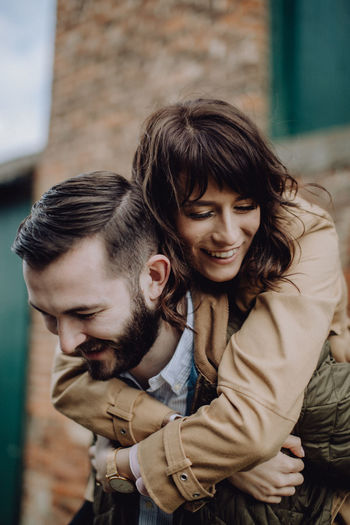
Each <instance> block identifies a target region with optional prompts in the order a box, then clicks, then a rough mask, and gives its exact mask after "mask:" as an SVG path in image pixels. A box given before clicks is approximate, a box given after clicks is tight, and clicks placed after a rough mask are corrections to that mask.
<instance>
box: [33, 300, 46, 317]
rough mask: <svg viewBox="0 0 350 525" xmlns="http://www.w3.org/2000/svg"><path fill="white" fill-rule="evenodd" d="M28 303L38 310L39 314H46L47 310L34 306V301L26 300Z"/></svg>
mask: <svg viewBox="0 0 350 525" xmlns="http://www.w3.org/2000/svg"><path fill="white" fill-rule="evenodd" d="M28 303H29V305H30V306H31V307H32V308H34V310H37V311H38V312H40V313H41V314H45V315H48V314H47V312H45V311H44V310H42V309H41V308H39V306H35V304H34V303H32V302H30V301H28Z"/></svg>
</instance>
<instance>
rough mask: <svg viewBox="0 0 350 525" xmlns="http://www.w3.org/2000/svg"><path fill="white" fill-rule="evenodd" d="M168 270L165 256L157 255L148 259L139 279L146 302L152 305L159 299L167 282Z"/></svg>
mask: <svg viewBox="0 0 350 525" xmlns="http://www.w3.org/2000/svg"><path fill="white" fill-rule="evenodd" d="M170 270H171V265H170V261H169V259H168V258H167V257H166V256H165V255H162V254H160V253H158V254H157V255H152V257H150V258H149V259H148V261H147V263H146V267H145V270H144V271H143V272H142V274H141V278H140V286H141V290H142V291H143V293H144V296H145V300H146V302H147V300H149V301H150V302H151V303H152V302H154V301H156V300H157V299H159V297H160V296H161V294H162V292H163V290H164V287H165V285H166V283H167V282H168V279H169V275H170Z"/></svg>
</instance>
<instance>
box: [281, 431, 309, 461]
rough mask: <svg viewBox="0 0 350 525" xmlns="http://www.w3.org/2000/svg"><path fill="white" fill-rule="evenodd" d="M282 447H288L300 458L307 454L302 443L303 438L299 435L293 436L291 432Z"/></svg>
mask: <svg viewBox="0 0 350 525" xmlns="http://www.w3.org/2000/svg"><path fill="white" fill-rule="evenodd" d="M282 448H287V449H288V450H290V451H291V452H293V454H294V455H295V456H298V458H303V457H304V456H305V452H304V449H303V447H302V444H301V439H300V438H299V437H298V436H293V435H292V434H289V436H288V437H287V438H286V440H285V442H284V443H283V445H282Z"/></svg>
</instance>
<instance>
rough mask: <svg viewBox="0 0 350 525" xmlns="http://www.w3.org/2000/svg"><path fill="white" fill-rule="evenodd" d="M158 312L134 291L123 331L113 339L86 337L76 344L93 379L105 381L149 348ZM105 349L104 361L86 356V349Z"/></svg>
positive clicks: (117, 373)
mask: <svg viewBox="0 0 350 525" xmlns="http://www.w3.org/2000/svg"><path fill="white" fill-rule="evenodd" d="M160 317H161V314H160V312H159V310H158V309H156V310H151V309H150V308H148V306H147V305H146V303H145V300H144V298H143V296H142V293H141V292H140V291H138V293H137V296H136V298H135V299H133V310H132V312H131V316H130V319H129V320H128V321H127V323H126V325H125V327H124V330H123V333H122V334H121V335H120V337H118V340H117V341H109V340H104V339H92V338H91V339H89V340H88V341H86V342H85V343H83V344H82V345H80V346H79V347H78V349H77V350H79V351H80V352H81V354H82V355H83V357H84V358H85V360H86V362H87V365H88V368H89V372H90V375H91V377H92V378H93V379H98V380H102V381H105V380H107V379H110V378H111V377H116V376H118V375H119V374H120V373H121V372H126V371H127V370H131V369H132V368H135V367H136V366H137V365H138V364H139V363H140V362H141V361H142V359H143V357H144V356H145V355H146V354H147V352H148V351H149V350H150V349H151V347H152V346H153V344H154V341H155V340H156V338H157V335H158V330H159V326H160ZM101 350H108V354H107V355H109V356H110V357H109V359H108V358H107V359H106V360H105V361H103V360H101V361H99V360H92V359H91V360H90V359H89V357H88V355H89V352H96V351H101Z"/></svg>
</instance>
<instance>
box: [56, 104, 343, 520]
mask: <svg viewBox="0 0 350 525" xmlns="http://www.w3.org/2000/svg"><path fill="white" fill-rule="evenodd" d="M133 173H134V178H135V179H136V180H137V181H138V182H140V183H141V184H142V186H143V191H144V196H145V200H146V203H147V205H148V207H149V209H150V210H151V212H152V214H153V215H154V217H155V219H156V221H157V222H158V224H159V226H160V228H161V230H162V232H163V245H164V250H165V253H167V254H169V257H170V259H171V260H178V261H181V259H182V257H183V256H184V257H186V258H187V260H188V261H189V262H190V265H191V266H192V267H193V269H194V270H195V272H194V274H193V275H188V272H187V271H186V266H183V265H181V264H180V263H179V264H178V265H177V266H176V267H175V268H174V267H173V292H174V293H173V294H172V298H170V299H169V297H164V298H163V306H164V305H165V308H166V307H167V306H169V310H168V319H170V320H172V321H173V322H175V323H176V322H177V323H179V324H180V325H181V322H182V323H183V319H182V318H181V316H180V315H179V314H177V313H176V311H175V313H174V310H175V309H174V302H173V303H172V301H175V304H177V303H178V301H179V299H180V298H181V297H182V296H183V295H184V292H185V290H186V289H187V287H188V285H189V284H190V283H191V282H192V281H195V283H196V287H199V288H201V289H204V290H208V288H210V291H213V290H212V286H211V285H212V283H213V282H214V283H216V284H217V285H219V286H220V288H221V289H223V290H224V291H226V292H227V294H228V298H229V313H230V321H231V322H232V323H231V324H235V325H236V328H237V327H239V329H238V330H236V331H235V333H234V334H233V335H232V337H231V339H230V341H229V343H228V346H227V348H226V350H225V352H224V354H223V356H222V358H221V356H220V360H219V361H215V358H216V356H215V354H213V355H212V356H211V357H212V361H213V362H214V365H218V377H217V392H218V394H219V397H218V398H217V399H215V400H214V401H213V402H212V403H211V404H210V405H209V406H208V407H205V408H203V409H200V410H199V412H198V414H197V415H196V416H195V417H189V418H187V419H185V420H181V419H179V420H176V421H173V422H171V423H169V424H167V425H166V426H165V427H164V428H163V429H162V430H160V431H158V432H156V433H155V434H152V435H151V436H149V437H147V438H146V439H143V440H142V438H143V437H145V436H146V435H147V430H146V431H145V428H146V427H145V425H144V424H143V422H142V423H141V421H142V413H143V410H144V408H143V404H142V403H139V404H138V406H137V407H135V411H134V415H133V420H132V421H131V422H129V424H130V425H131V427H132V433H133V436H135V439H134V441H141V440H142V441H141V442H140V443H139V445H138V460H139V462H140V467H141V471H142V473H143V476H142V477H143V482H144V483H145V485H146V487H147V490H148V491H149V493H150V494H151V496H152V498H153V499H154V501H155V502H156V503H157V504H158V505H159V506H160V507H161V508H162V509H163V510H165V511H166V512H173V511H174V510H175V509H176V508H177V507H178V506H179V505H181V503H183V502H184V501H186V500H191V499H192V500H194V499H195V498H194V497H193V498H192V497H191V495H190V494H189V493H188V492H187V489H186V488H185V487H183V486H182V485H181V482H179V481H178V479H177V476H178V474H179V470H178V469H177V470H176V469H175V468H174V469H173V471H172V472H170V473H169V469H168V471H167V468H168V467H169V465H168V459H169V458H167V452H166V450H165V449H164V447H165V445H164V442H165V441H166V436H167V435H169V434H170V433H172V436H173V438H172V439H173V440H174V443H175V444H176V445H179V446H178V448H179V449H180V450H181V454H182V456H181V455H180V457H179V462H180V463H181V461H180V460H183V462H184V464H186V469H187V470H186V476H187V479H189V477H190V479H191V481H192V482H193V484H194V485H195V486H196V487H197V490H196V494H200V497H204V496H207V497H210V496H212V494H213V487H214V485H215V484H216V483H217V482H218V481H220V480H221V479H224V478H226V477H228V476H229V475H230V474H231V473H232V472H237V471H240V470H242V469H245V468H247V467H248V466H251V465H252V464H254V463H255V462H256V461H262V458H264V457H266V458H267V457H270V456H272V455H273V454H272V451H277V449H278V447H280V446H281V444H282V442H283V440H284V438H285V437H286V436H287V434H288V433H289V432H290V431H291V430H292V428H293V426H294V424H295V422H296V421H297V419H298V417H299V413H300V409H301V405H302V399H303V395H304V389H305V387H306V385H307V384H308V382H309V380H310V377H311V375H312V372H313V371H314V369H315V367H316V365H317V362H318V359H319V355H320V351H321V348H322V345H323V343H324V341H325V340H326V339H327V338H328V339H329V341H330V344H331V348H332V353H333V355H334V357H335V358H336V359H337V360H338V361H346V360H350V358H349V355H348V354H347V352H348V351H349V348H350V344H349V332H348V329H347V317H346V296H347V294H346V288H345V284H344V279H343V276H342V272H341V268H340V263H339V257H338V248H337V237H336V233H335V229H334V225H333V222H332V221H331V219H330V217H329V216H328V214H327V213H326V212H324V211H323V210H321V209H320V208H318V207H317V206H313V205H312V204H310V203H308V202H307V201H306V200H303V199H302V198H300V196H299V194H298V184H297V182H296V180H295V179H293V178H292V177H291V176H290V175H289V174H288V173H287V172H286V170H285V168H284V166H283V165H282V164H281V163H280V161H279V160H278V159H277V158H276V156H275V155H274V154H273V153H272V151H271V149H270V148H269V147H268V145H267V144H266V141H265V140H264V139H263V138H262V137H261V135H260V133H259V132H258V130H257V129H256V127H255V126H254V125H253V124H252V123H251V122H250V120H249V119H247V118H246V117H245V116H244V115H243V114H242V113H240V112H239V111H238V110H237V109H235V108H234V107H233V106H231V105H229V104H227V103H225V102H222V101H216V100H197V101H190V102H186V103H183V104H177V105H173V106H169V107H166V108H163V109H161V110H159V111H158V112H156V113H154V114H153V115H151V117H150V118H149V119H148V120H147V121H146V125H145V129H144V133H143V135H142V137H141V141H140V144H139V147H138V149H137V152H136V155H135V160H134V170H133ZM214 292H215V293H217V290H214ZM175 294H176V295H175ZM174 298H175V299H174ZM215 310H216V314H217V315H218V316H220V315H222V316H224V315H225V305H222V304H221V303H220V304H215ZM182 326H183V324H182ZM196 326H199V330H198V336H199V337H200V336H201V335H202V332H204V331H205V315H204V314H203V317H202V323H201V324H198V325H196ZM223 329H224V328H223ZM232 331H233V330H231V332H232ZM87 381H88V378H87ZM113 381H114V380H113ZM62 384H65V383H64V382H62ZM62 384H61V387H58V388H57V385H56V392H55V395H56V396H57V400H56V407H57V408H59V409H60V410H63V411H64V412H65V413H67V414H68V415H70V416H72V414H73V417H74V418H75V419H77V420H79V414H75V415H74V413H73V412H72V411H70V410H67V409H66V408H65V407H64V396H62V391H63V392H64V388H65V387H64V386H63V387H62ZM105 387H106V388H109V387H107V386H106V385H105ZM118 388H119V387H118ZM95 394H96V391H95ZM58 396H59V399H58ZM148 402H149V401H147V403H148ZM145 403H146V401H145ZM77 410H78V407H77ZM101 410H102V408H101ZM154 413H155V414H156V411H155V412H154ZM149 415H150V411H147V419H149ZM166 415H167V414H166V412H164V413H163V416H164V417H165V416H166ZM242 417H244V419H243V420H242ZM157 418H158V419H157V423H158V427H157V426H153V430H154V428H159V427H160V426H161V424H160V423H159V421H160V417H159V412H157ZM109 419H110V420H111V418H109ZM79 421H80V422H82V423H84V421H83V420H81V419H80V420H79ZM138 422H140V424H139V423H138ZM243 422H244V423H243ZM89 424H90V428H94V425H93V424H91V422H89V423H88V424H87V426H89ZM113 424H114V425H115V428H116V432H115V433H114V432H113V430H112V431H109V432H108V431H107V430H106V431H105V434H106V435H107V437H110V438H114V439H115V438H116V436H118V438H120V435H119V434H118V430H119V429H120V428H121V427H122V426H123V425H125V421H124V422H123V421H122V422H120V421H119V420H118V417H116V418H113ZM108 425H109V427H112V425H111V423H110V422H109V424H108V423H106V428H107V426H108ZM147 428H149V427H147ZM227 428H229V429H230V438H229V439H227V434H226V432H227ZM94 430H96V431H97V432H99V433H103V432H101V427H98V426H97V425H96V427H95V428H94ZM282 436H283V437H282ZM119 441H120V442H121V443H122V444H123V445H125V446H126V445H129V444H130V441H129V442H128V441H127V440H125V441H123V439H122V438H120V439H119ZM131 442H132V441H131ZM265 446H266V447H267V448H266V449H265V450H263V451H262V450H260V453H261V456H260V459H259V454H258V449H259V447H260V448H264V447H265ZM276 447H277V448H276ZM218 449H219V450H220V452H221V456H220V460H218V454H217V450H218ZM233 450H234V453H233V452H232V451H233ZM155 454H156V455H157V458H158V461H157V463H156V464H154V457H155ZM125 455H126V452H125V453H124V451H119V452H118V455H117V462H118V464H119V462H120V465H122V464H123V462H125V461H126V457H125ZM186 460H187V463H186ZM188 461H189V463H188ZM182 468H183V467H182Z"/></svg>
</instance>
